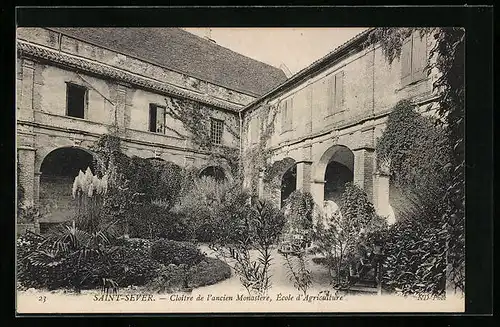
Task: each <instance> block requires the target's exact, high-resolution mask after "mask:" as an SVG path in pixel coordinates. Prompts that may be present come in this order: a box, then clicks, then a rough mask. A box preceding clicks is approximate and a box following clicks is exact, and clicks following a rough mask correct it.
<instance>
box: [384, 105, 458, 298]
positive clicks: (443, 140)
mask: <svg viewBox="0 0 500 327" xmlns="http://www.w3.org/2000/svg"><path fill="white" fill-rule="evenodd" d="M449 137H450V135H449V130H447V129H446V128H443V127H439V126H436V125H435V124H434V123H433V121H432V118H429V117H425V116H423V115H421V114H420V113H418V111H417V108H415V106H413V105H412V104H411V103H409V102H407V101H402V102H400V103H398V104H397V105H396V107H395V108H394V110H393V111H392V112H391V114H390V115H389V119H388V122H387V128H386V130H385V131H384V134H383V135H382V137H381V138H380V139H379V141H378V143H377V151H378V153H379V157H380V158H382V159H383V160H385V161H387V162H388V163H389V164H390V166H389V168H390V173H391V182H392V183H393V184H394V185H395V186H396V187H397V188H398V190H399V191H400V192H401V193H402V194H404V195H405V198H406V199H407V200H408V201H407V202H408V205H407V206H406V207H405V210H404V212H401V213H400V219H399V221H398V223H396V224H395V225H393V226H391V228H390V230H389V233H388V235H387V236H386V237H387V239H386V240H385V242H386V248H387V249H386V252H387V255H388V256H387V260H386V262H385V270H386V272H385V275H384V277H383V278H384V283H385V284H386V285H387V286H388V287H390V288H392V289H395V290H398V291H399V292H401V293H403V294H405V295H408V294H420V293H427V294H430V295H434V296H441V295H442V294H444V292H445V284H446V260H447V258H446V256H447V254H446V252H447V249H446V247H445V244H446V243H447V242H450V240H451V236H452V234H453V232H452V229H450V226H449V224H448V222H447V220H446V217H447V215H448V209H449V207H448V208H447V203H446V201H444V199H445V198H446V194H447V188H448V187H449V186H450V181H451V180H452V178H451V177H452V172H451V169H450V166H451V165H450V164H448V163H449V162H450V160H451V156H452V151H453V150H452V147H451V145H450V138H449ZM459 207H460V205H459V204H457V208H459ZM454 236H456V237H457V238H461V237H463V235H454ZM454 253H456V252H454V251H453V250H452V254H454ZM459 256H460V254H459ZM462 258H463V253H462Z"/></svg>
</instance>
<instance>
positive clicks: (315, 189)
mask: <svg viewBox="0 0 500 327" xmlns="http://www.w3.org/2000/svg"><path fill="white" fill-rule="evenodd" d="M311 195H312V197H313V200H314V203H315V204H316V208H317V209H319V210H320V211H321V210H323V207H324V201H325V181H324V180H313V181H312V182H311ZM316 220H317V213H315V214H314V215H313V224H315V223H316Z"/></svg>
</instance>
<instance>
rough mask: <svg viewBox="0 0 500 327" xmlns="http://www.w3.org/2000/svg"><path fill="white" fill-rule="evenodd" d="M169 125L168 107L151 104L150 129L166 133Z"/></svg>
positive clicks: (154, 131)
mask: <svg viewBox="0 0 500 327" xmlns="http://www.w3.org/2000/svg"><path fill="white" fill-rule="evenodd" d="M166 125H167V113H166V108H165V107H162V106H159V105H156V104H150V105H149V131H150V132H153V133H161V134H165V131H166Z"/></svg>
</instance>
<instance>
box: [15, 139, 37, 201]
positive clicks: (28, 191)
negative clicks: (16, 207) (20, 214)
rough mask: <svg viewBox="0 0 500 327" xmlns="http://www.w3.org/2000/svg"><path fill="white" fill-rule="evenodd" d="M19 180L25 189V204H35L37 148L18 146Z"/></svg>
mask: <svg viewBox="0 0 500 327" xmlns="http://www.w3.org/2000/svg"><path fill="white" fill-rule="evenodd" d="M17 154H18V160H19V175H18V176H19V180H18V183H19V185H20V186H22V187H23V189H24V201H23V202H24V204H26V205H33V204H34V203H35V202H34V197H35V176H34V173H35V149H34V148H33V147H30V146H18V148H17Z"/></svg>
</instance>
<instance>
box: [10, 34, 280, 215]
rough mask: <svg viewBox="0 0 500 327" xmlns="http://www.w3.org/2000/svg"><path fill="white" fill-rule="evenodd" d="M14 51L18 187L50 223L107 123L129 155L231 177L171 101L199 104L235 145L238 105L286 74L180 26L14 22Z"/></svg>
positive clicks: (64, 210)
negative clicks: (170, 106)
mask: <svg viewBox="0 0 500 327" xmlns="http://www.w3.org/2000/svg"><path fill="white" fill-rule="evenodd" d="M17 54H18V55H17V101H16V102H17V156H18V161H19V166H20V171H19V184H20V185H21V186H22V187H23V189H24V191H25V192H24V200H25V201H24V202H25V203H26V204H34V205H36V206H39V207H41V208H48V212H50V215H49V216H48V217H47V218H46V219H48V220H49V221H51V222H55V221H59V220H64V219H66V217H67V216H68V210H72V206H71V203H72V201H71V183H72V181H73V179H74V177H75V176H76V175H77V174H78V171H79V170H80V169H81V170H85V169H86V168H87V167H91V166H92V159H93V157H92V156H93V154H92V151H91V146H92V145H93V144H94V143H95V141H96V140H97V139H98V138H99V137H100V136H102V135H103V134H105V133H108V132H109V131H110V129H111V128H114V129H115V130H117V131H118V133H119V134H120V136H121V138H122V139H123V140H124V142H123V149H124V152H125V153H126V154H127V155H129V156H139V157H144V158H157V159H163V160H166V161H170V162H173V163H174V164H177V165H179V166H181V167H188V166H192V167H196V168H198V169H199V171H200V174H207V173H208V174H210V173H222V174H223V175H230V174H231V172H230V170H229V167H228V165H227V163H226V162H224V160H218V161H217V162H213V159H211V158H213V156H210V155H209V153H204V152H203V151H200V150H197V147H196V146H194V144H193V142H192V138H190V137H189V131H187V130H186V128H184V125H183V123H182V122H181V121H180V120H178V119H175V118H174V117H172V116H171V115H170V114H169V113H168V112H167V111H166V110H165V108H166V105H167V101H168V99H169V98H175V99H181V100H183V99H184V100H189V101H194V103H196V104H198V105H201V106H202V107H203V108H205V109H206V110H207V112H208V113H209V118H210V121H207V122H206V123H207V128H209V129H210V138H211V141H212V143H214V144H216V145H221V146H227V147H234V148H236V149H238V147H239V133H240V116H239V110H240V109H241V108H243V107H244V106H245V105H247V104H248V103H250V102H252V101H254V100H255V99H256V98H258V97H259V96H261V95H263V94H264V93H265V92H267V91H269V90H270V89H272V88H273V87H276V86H277V85H279V84H280V83H282V82H283V81H285V80H286V76H285V74H284V73H283V72H282V71H281V70H279V69H278V68H275V67H272V66H269V65H267V64H264V63H261V62H259V61H256V60H253V59H251V58H248V57H245V56H243V55H240V54H238V53H235V52H233V51H230V50H229V49H226V48H223V47H221V46H219V45H217V44H215V43H214V42H213V41H211V40H207V39H204V38H201V37H198V36H195V35H193V34H191V33H188V32H186V31H184V30H182V29H176V28H169V29H156V28H18V29H17ZM166 99H167V100H166Z"/></svg>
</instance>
